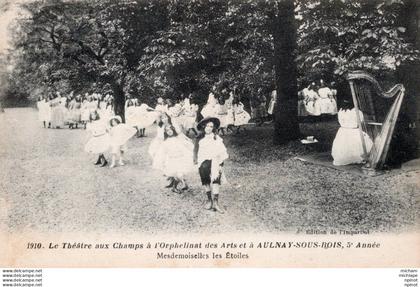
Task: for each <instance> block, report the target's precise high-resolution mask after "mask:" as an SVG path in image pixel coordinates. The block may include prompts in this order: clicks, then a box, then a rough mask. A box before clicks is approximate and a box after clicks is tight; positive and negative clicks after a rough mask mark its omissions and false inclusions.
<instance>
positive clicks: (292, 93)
mask: <svg viewBox="0 0 420 287" xmlns="http://www.w3.org/2000/svg"><path fill="white" fill-rule="evenodd" d="M272 29H273V31H272V32H273V39H274V57H275V60H274V61H275V71H276V89H277V105H276V107H275V111H274V115H275V116H274V119H275V122H274V137H273V140H274V143H275V144H282V143H286V142H288V141H290V140H295V139H297V138H299V136H300V131H299V122H298V110H297V107H298V91H297V79H296V77H297V67H296V61H295V60H296V23H295V16H294V4H293V0H281V1H279V2H278V3H277V15H275V16H274V18H273V27H272Z"/></svg>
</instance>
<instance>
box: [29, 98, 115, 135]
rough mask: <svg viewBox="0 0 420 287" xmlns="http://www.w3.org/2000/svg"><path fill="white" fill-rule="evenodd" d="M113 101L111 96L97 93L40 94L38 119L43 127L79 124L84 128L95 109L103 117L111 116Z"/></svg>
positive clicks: (77, 125) (71, 126) (76, 125)
mask: <svg viewBox="0 0 420 287" xmlns="http://www.w3.org/2000/svg"><path fill="white" fill-rule="evenodd" d="M113 101H114V99H113V97H112V96H110V95H106V96H103V95H101V94H97V93H93V94H88V93H86V94H85V95H84V96H82V95H76V96H75V95H74V94H73V93H70V94H69V95H68V96H66V97H63V96H61V94H60V93H59V92H57V93H56V94H50V95H48V96H40V97H39V98H38V101H37V108H38V115H39V120H40V121H41V122H42V123H43V126H44V128H64V126H65V125H68V127H69V128H70V129H74V128H76V129H77V128H78V127H79V126H82V127H83V128H86V124H87V123H88V122H90V116H91V114H92V113H93V112H95V111H96V112H98V114H99V115H100V116H101V118H103V119H105V118H110V117H111V116H113V115H114V108H113V106H114V104H113Z"/></svg>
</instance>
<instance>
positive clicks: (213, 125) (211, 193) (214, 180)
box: [197, 118, 229, 213]
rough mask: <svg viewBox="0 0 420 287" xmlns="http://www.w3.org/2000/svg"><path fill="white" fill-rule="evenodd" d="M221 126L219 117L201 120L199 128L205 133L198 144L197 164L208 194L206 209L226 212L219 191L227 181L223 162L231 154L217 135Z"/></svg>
mask: <svg viewBox="0 0 420 287" xmlns="http://www.w3.org/2000/svg"><path fill="white" fill-rule="evenodd" d="M219 126H220V121H219V120H218V119H217V118H204V119H203V120H201V121H200V122H199V124H198V129H199V130H201V131H204V135H203V137H202V138H201V139H200V140H199V142H198V145H197V147H198V150H197V164H198V166H199V174H200V178H201V183H202V184H203V186H204V188H205V191H206V195H207V202H206V205H205V209H207V210H214V211H218V212H220V213H224V210H223V209H222V208H221V207H220V206H219V192H220V185H221V184H222V183H223V182H224V181H225V177H224V173H223V162H224V161H225V160H226V159H227V158H228V157H229V155H228V154H227V151H226V147H225V145H224V144H223V140H222V138H221V137H220V136H218V135H217V130H218V128H219Z"/></svg>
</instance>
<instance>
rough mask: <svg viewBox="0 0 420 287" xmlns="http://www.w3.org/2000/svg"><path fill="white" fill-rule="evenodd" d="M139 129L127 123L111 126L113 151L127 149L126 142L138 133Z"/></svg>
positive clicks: (110, 134)
mask: <svg viewBox="0 0 420 287" xmlns="http://www.w3.org/2000/svg"><path fill="white" fill-rule="evenodd" d="M136 132H137V130H136V129H135V128H133V127H130V126H129V125H127V124H118V125H116V126H114V127H112V128H111V130H110V132H109V136H110V147H111V152H112V153H118V151H119V150H125V149H126V148H125V144H126V143H127V142H128V140H129V139H130V138H132V137H133V136H134V135H135V134H136Z"/></svg>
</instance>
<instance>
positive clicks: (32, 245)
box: [26, 242, 42, 249]
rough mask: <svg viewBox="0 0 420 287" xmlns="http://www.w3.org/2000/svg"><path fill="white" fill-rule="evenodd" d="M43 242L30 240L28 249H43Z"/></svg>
mask: <svg viewBox="0 0 420 287" xmlns="http://www.w3.org/2000/svg"><path fill="white" fill-rule="evenodd" d="M41 248H42V244H41V243H34V242H28V246H27V247H26V249H41Z"/></svg>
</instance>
